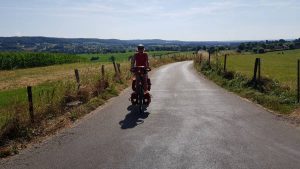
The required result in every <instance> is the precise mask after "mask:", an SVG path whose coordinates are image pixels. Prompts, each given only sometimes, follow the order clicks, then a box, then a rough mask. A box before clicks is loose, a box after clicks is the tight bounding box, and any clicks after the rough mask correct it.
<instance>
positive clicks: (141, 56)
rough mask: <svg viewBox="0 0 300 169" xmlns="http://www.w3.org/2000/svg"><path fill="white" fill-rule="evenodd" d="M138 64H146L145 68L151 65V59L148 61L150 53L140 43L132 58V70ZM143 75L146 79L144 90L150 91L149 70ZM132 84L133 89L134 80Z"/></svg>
mask: <svg viewBox="0 0 300 169" xmlns="http://www.w3.org/2000/svg"><path fill="white" fill-rule="evenodd" d="M138 66H144V67H145V68H149V67H150V65H149V61H148V54H147V53H146V52H145V47H144V45H143V44H139V45H138V46H137V53H135V55H134V56H133V58H132V59H131V70H133V69H134V67H138ZM143 77H144V79H143V81H144V84H143V86H144V91H145V93H148V74H147V72H146V74H145V75H144V76H143ZM132 85H133V89H134V85H135V83H134V82H133V83H132ZM149 85H150V84H149Z"/></svg>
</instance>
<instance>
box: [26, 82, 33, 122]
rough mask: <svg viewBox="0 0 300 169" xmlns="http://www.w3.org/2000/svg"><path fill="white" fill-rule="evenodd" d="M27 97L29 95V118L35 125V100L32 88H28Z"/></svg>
mask: <svg viewBox="0 0 300 169" xmlns="http://www.w3.org/2000/svg"><path fill="white" fill-rule="evenodd" d="M27 95H28V103H29V117H30V121H31V123H34V112H33V99H32V87H31V86H27Z"/></svg>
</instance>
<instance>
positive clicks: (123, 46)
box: [0, 37, 241, 53]
mask: <svg viewBox="0 0 300 169" xmlns="http://www.w3.org/2000/svg"><path fill="white" fill-rule="evenodd" d="M140 43H142V44H144V45H145V46H146V48H147V50H182V51H186V50H196V49H197V48H199V47H202V46H208V47H209V46H235V47H236V46H238V45H239V44H240V43H241V42H217V41H203V42H201V41H198V42H195V41H175V40H174V41H168V40H161V39H147V40H119V39H89V38H52V37H0V51H31V52H60V53H108V52H124V51H128V50H129V51H132V50H135V47H136V45H137V44H140Z"/></svg>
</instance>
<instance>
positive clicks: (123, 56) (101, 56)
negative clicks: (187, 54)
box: [78, 51, 179, 62]
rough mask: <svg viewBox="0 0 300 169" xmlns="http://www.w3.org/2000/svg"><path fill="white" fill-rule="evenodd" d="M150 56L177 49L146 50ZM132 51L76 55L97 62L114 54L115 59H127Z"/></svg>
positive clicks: (131, 54)
mask: <svg viewBox="0 0 300 169" xmlns="http://www.w3.org/2000/svg"><path fill="white" fill-rule="evenodd" d="M147 53H148V54H149V55H150V56H154V57H155V56H162V55H167V54H173V53H179V52H178V51H151V52H147ZM133 55H134V52H126V53H108V54H79V55H78V56H81V57H84V58H87V59H88V60H91V58H93V57H94V58H98V59H96V60H95V61H97V62H110V58H111V57H112V56H114V57H115V58H116V61H119V62H120V61H121V62H122V61H128V58H129V57H131V56H133Z"/></svg>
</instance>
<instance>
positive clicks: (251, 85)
mask: <svg viewBox="0 0 300 169" xmlns="http://www.w3.org/2000/svg"><path fill="white" fill-rule="evenodd" d="M194 66H195V68H196V70H197V71H199V72H201V73H202V74H204V75H205V76H206V77H208V78H209V79H210V80H212V81H214V82H215V83H216V84H218V85H219V86H221V87H223V88H225V89H227V90H229V91H231V92H234V93H236V94H238V95H240V96H242V97H244V98H247V99H249V100H251V101H253V102H255V103H258V104H260V105H262V106H264V107H266V108H268V109H270V110H273V111H275V112H276V113H278V114H281V115H290V114H291V113H292V112H293V111H294V110H295V109H296V108H298V107H299V105H298V104H297V103H296V95H295V92H294V91H293V90H292V89H291V88H289V87H286V86H285V85H281V84H280V83H279V82H278V81H275V80H272V79H269V78H266V77H262V78H261V80H260V81H257V82H256V83H255V82H254V81H252V79H250V78H249V77H248V76H245V75H243V74H241V73H238V72H235V71H230V72H224V71H223V70H222V68H221V65H220V64H219V63H211V64H210V65H209V64H208V62H207V61H201V63H200V61H199V60H195V61H194Z"/></svg>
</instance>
